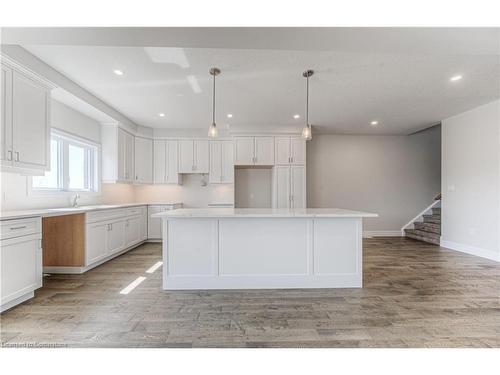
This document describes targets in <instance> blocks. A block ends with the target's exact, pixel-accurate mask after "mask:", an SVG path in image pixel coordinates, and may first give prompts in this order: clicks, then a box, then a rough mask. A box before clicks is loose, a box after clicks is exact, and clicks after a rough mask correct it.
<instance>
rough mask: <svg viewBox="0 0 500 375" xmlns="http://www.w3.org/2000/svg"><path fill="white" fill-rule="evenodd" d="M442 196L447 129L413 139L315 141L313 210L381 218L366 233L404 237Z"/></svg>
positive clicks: (310, 155) (311, 154) (310, 151)
mask: <svg viewBox="0 0 500 375" xmlns="http://www.w3.org/2000/svg"><path fill="white" fill-rule="evenodd" d="M440 190H441V127H440V126H435V127H432V128H430V129H427V130H425V131H422V132H420V133H417V134H414V135H410V136H362V135H326V134H325V135H315V136H313V139H312V141H310V142H308V144H307V206H308V207H314V208H316V207H340V208H350V209H354V210H362V211H369V212H375V213H378V214H379V218H376V219H367V220H365V222H364V223H365V225H364V228H363V230H364V231H398V230H400V229H401V227H402V226H403V225H405V224H406V223H407V222H408V221H409V220H410V219H412V218H413V217H414V216H415V215H417V214H418V213H419V212H420V211H422V210H423V209H424V208H425V207H427V206H428V205H430V204H431V203H432V201H433V198H434V196H435V195H436V194H437V193H439V192H440Z"/></svg>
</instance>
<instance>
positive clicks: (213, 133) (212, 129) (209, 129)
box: [208, 123, 218, 138]
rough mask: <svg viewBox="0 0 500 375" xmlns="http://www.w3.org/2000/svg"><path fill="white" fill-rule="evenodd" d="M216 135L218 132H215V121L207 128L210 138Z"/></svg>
mask: <svg viewBox="0 0 500 375" xmlns="http://www.w3.org/2000/svg"><path fill="white" fill-rule="evenodd" d="M217 135H218V132H217V126H216V125H215V123H213V124H212V125H210V127H209V128H208V136H209V137H210V138H217Z"/></svg>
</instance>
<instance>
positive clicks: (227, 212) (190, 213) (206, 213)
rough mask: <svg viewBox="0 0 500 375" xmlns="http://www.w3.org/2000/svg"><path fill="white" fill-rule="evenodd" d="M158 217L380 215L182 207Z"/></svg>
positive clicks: (325, 210) (324, 210)
mask: <svg viewBox="0 0 500 375" xmlns="http://www.w3.org/2000/svg"><path fill="white" fill-rule="evenodd" d="M151 217H156V218H189V217H193V218H195V217H199V218H203V217H206V218H231V217H241V218H252V217H274V218H276V217H281V218H285V217H308V218H315V217H316V218H320V217H337V218H343V217H344V218H347V217H352V218H355V217H356V218H365V217H378V214H375V213H370V212H361V211H352V210H347V209H342V208H301V209H275V208H182V209H178V210H173V211H165V212H160V213H156V214H153V215H151Z"/></svg>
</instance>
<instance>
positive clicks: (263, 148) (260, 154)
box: [255, 137, 274, 165]
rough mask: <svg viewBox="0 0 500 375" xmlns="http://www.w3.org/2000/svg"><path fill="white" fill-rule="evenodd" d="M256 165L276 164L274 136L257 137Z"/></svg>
mask: <svg viewBox="0 0 500 375" xmlns="http://www.w3.org/2000/svg"><path fill="white" fill-rule="evenodd" d="M255 165H274V137H255Z"/></svg>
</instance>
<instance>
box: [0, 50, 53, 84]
mask: <svg viewBox="0 0 500 375" xmlns="http://www.w3.org/2000/svg"><path fill="white" fill-rule="evenodd" d="M0 62H1V63H2V64H4V65H6V66H8V67H9V68H11V69H13V70H16V71H17V72H18V73H21V74H22V75H24V76H25V77H27V78H31V79H34V80H36V81H37V82H38V83H40V84H41V85H43V86H45V88H47V89H48V90H52V89H55V88H56V87H58V86H57V85H56V84H55V83H54V82H52V81H50V80H48V79H47V78H45V77H44V76H42V75H40V74H38V73H37V72H35V71H34V70H31V69H29V68H27V67H26V66H24V65H22V64H21V63H19V62H18V61H17V60H14V59H13V58H12V57H10V56H8V55H7V54H5V53H1V54H0Z"/></svg>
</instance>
